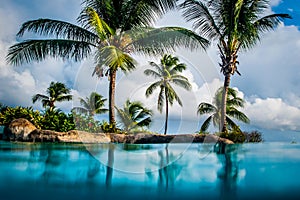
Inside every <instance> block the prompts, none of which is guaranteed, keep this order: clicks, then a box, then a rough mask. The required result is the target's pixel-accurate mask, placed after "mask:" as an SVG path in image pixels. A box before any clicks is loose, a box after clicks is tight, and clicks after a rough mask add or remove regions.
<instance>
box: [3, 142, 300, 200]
mask: <svg viewBox="0 0 300 200" xmlns="http://www.w3.org/2000/svg"><path fill="white" fill-rule="evenodd" d="M0 146H1V147H0V199H1V200H9V199H32V200H34V199H183V198H185V199H253V198H255V199H283V198H284V199H292V198H293V199H299V198H300V190H299V189H300V145H299V144H289V143H259V144H240V145H238V144H235V145H231V146H230V148H229V151H228V153H226V154H216V153H214V152H213V151H212V149H213V144H168V145H167V144H150V145H148V144H147V145H124V144H102V145H99V144H98V145H94V144H93V145H92V144H40V143H36V144H33V143H10V142H3V141H0Z"/></svg>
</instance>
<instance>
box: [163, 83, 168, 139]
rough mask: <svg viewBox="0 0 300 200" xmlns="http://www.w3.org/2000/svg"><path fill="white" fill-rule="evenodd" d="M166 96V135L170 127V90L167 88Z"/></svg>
mask: <svg viewBox="0 0 300 200" xmlns="http://www.w3.org/2000/svg"><path fill="white" fill-rule="evenodd" d="M165 97H166V121H165V133H164V134H165V135H166V134H167V129H168V118H169V102H168V92H167V90H166V89H165Z"/></svg>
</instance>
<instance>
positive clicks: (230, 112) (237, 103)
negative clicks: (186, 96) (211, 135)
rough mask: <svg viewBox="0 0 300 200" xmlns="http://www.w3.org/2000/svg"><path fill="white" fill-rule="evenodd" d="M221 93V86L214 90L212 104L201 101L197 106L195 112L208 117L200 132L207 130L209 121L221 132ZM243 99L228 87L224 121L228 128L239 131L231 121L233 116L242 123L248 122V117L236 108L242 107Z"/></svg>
mask: <svg viewBox="0 0 300 200" xmlns="http://www.w3.org/2000/svg"><path fill="white" fill-rule="evenodd" d="M222 93H223V87H221V88H219V89H218V90H217V91H216V94H215V96H214V99H213V104H210V103H205V102H202V103H200V104H199V106H198V110H197V113H198V114H199V115H207V114H209V117H208V118H207V119H206V120H205V121H204V122H203V124H202V126H201V128H200V132H205V131H207V129H208V127H209V126H210V124H211V122H212V123H213V125H214V126H215V127H218V129H219V131H220V132H222V124H221V110H222ZM244 104H245V101H244V100H243V99H242V98H240V97H238V96H237V91H236V90H234V89H233V88H228V95H227V100H226V106H227V107H226V121H227V128H228V129H230V130H233V129H234V130H237V131H238V132H241V130H240V128H239V127H238V125H237V124H236V123H235V122H234V121H233V119H232V118H235V119H237V120H239V121H242V122H244V123H249V122H250V120H249V119H248V117H247V116H246V115H245V114H244V113H242V112H241V111H239V110H238V108H243V107H244Z"/></svg>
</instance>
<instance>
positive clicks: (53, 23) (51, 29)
mask: <svg viewBox="0 0 300 200" xmlns="http://www.w3.org/2000/svg"><path fill="white" fill-rule="evenodd" d="M25 32H33V33H37V34H39V35H42V36H52V35H53V36H55V37H57V38H65V39H69V40H76V41H82V42H87V43H90V44H94V45H96V44H97V41H98V36H97V35H95V34H93V33H92V32H90V31H88V30H86V29H84V28H81V27H79V26H76V25H74V24H71V23H68V22H64V21H59V20H52V19H37V20H31V21H28V22H25V23H24V24H22V26H21V28H20V30H19V32H18V33H17V36H19V37H21V36H23V35H24V33H25Z"/></svg>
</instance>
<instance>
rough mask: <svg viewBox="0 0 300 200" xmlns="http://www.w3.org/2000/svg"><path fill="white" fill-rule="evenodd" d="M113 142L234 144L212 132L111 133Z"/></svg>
mask: <svg viewBox="0 0 300 200" xmlns="http://www.w3.org/2000/svg"><path fill="white" fill-rule="evenodd" d="M109 137H110V139H111V142H113V143H128V144H158V143H224V144H233V142H232V141H231V140H228V139H224V138H220V137H218V136H216V135H212V134H179V135H161V134H148V133H138V134H128V135H124V134H114V133H111V134H109Z"/></svg>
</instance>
